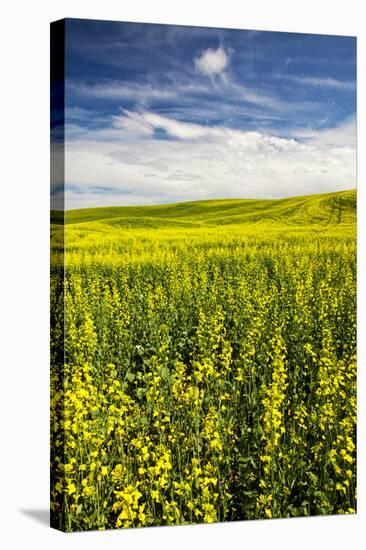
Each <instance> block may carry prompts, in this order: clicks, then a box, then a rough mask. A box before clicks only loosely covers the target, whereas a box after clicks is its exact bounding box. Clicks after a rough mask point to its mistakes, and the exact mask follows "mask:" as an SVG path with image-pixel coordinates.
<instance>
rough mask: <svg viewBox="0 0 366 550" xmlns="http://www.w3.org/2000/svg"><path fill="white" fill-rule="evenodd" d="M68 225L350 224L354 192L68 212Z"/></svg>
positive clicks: (352, 220)
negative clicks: (98, 223) (86, 223)
mask: <svg viewBox="0 0 366 550" xmlns="http://www.w3.org/2000/svg"><path fill="white" fill-rule="evenodd" d="M65 218H66V223H67V224H80V223H85V222H102V223H103V224H108V225H113V226H119V227H124V226H125V227H131V228H133V227H136V228H143V227H151V228H160V227H164V228H168V227H171V228H174V227H187V226H197V225H198V226H200V225H209V226H212V225H227V224H247V223H258V222H267V223H268V222H270V223H271V222H272V223H281V224H288V225H312V224H319V225H337V224H353V223H355V220H356V191H355V190H351V191H340V192H335V193H326V194H320V195H307V196H303V197H291V198H287V199H276V200H256V199H221V200H207V201H197V202H181V203H175V204H164V205H156V206H121V207H106V208H85V209H80V210H69V211H67V212H66V215H65Z"/></svg>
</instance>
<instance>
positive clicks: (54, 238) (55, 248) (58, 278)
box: [50, 20, 66, 531]
mask: <svg viewBox="0 0 366 550" xmlns="http://www.w3.org/2000/svg"><path fill="white" fill-rule="evenodd" d="M50 99H51V105H50V106H51V117H50V138H51V190H50V192H51V201H50V202H51V204H50V207H51V219H50V222H51V237H50V270H51V271H50V360H51V365H50V388H51V396H50V420H51V426H50V430H51V438H50V444H51V449H50V458H51V462H50V469H51V471H50V507H51V519H50V523H51V527H54V528H56V529H60V530H62V531H64V530H66V525H65V520H64V496H63V495H64V482H63V475H64V473H63V464H64V458H63V457H64V437H63V426H64V415H63V410H64V407H63V403H64V324H65V315H64V311H65V307H64V305H65V304H64V297H65V296H64V284H65V280H64V276H65V269H64V265H65V261H64V260H65V258H64V251H65V250H64V242H65V224H64V217H65V189H64V184H65V181H64V176H65V164H64V145H65V143H64V137H65V126H64V114H65V113H64V107H65V22H64V20H61V21H56V22H54V23H51V82H50Z"/></svg>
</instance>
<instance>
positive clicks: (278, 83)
mask: <svg viewBox="0 0 366 550" xmlns="http://www.w3.org/2000/svg"><path fill="white" fill-rule="evenodd" d="M65 78H66V87H65V96H66V112H65V115H66V116H65V135H66V171H65V180H66V205H67V207H68V208H80V207H89V206H103V205H117V204H118V205H123V204H158V203H169V202H176V201H186V200H202V199H210V198H219V197H243V198H246V197H248V198H253V197H262V198H272V197H284V196H293V195H300V194H308V193H316V192H326V191H333V190H339V189H347V188H354V187H355V186H356V165H355V162H356V125H355V114H356V113H355V111H356V39H355V38H352V37H340V36H326V35H311V34H308V35H306V34H294V33H275V32H258V31H245V30H227V29H225V30H224V29H211V28H199V27H183V26H167V25H152V24H139V23H122V22H121V23H119V22H103V21H90V20H89V21H88V20H73V19H68V20H67V21H66V71H65Z"/></svg>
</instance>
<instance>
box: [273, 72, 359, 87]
mask: <svg viewBox="0 0 366 550" xmlns="http://www.w3.org/2000/svg"><path fill="white" fill-rule="evenodd" d="M276 77H277V78H279V79H284V80H290V81H291V82H295V83H296V84H300V85H303V86H315V87H317V88H333V89H336V90H341V91H354V90H355V89H356V82H353V81H344V80H337V79H335V78H329V77H326V78H319V77H315V76H298V75H291V74H277V75H276Z"/></svg>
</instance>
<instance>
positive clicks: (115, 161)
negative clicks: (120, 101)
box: [65, 111, 356, 208]
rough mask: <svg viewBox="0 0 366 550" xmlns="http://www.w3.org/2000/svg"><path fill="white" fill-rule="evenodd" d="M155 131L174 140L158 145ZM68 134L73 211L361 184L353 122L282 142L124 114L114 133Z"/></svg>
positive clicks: (69, 195) (146, 115) (271, 137)
mask: <svg viewBox="0 0 366 550" xmlns="http://www.w3.org/2000/svg"><path fill="white" fill-rule="evenodd" d="M157 129H162V130H164V131H165V132H166V134H167V137H168V138H169V137H170V138H174V139H156V136H155V135H154V133H155V131H156V130H157ZM67 136H68V140H67V143H66V163H65V164H66V181H67V182H68V183H70V184H72V188H71V189H70V190H69V191H68V192H67V193H66V202H67V207H68V208H82V207H88V206H98V205H118V204H120V205H123V204H154V203H155V204H156V203H161V202H165V203H167V202H175V201H186V200H199V199H208V198H220V197H221V198H223V197H228V198H230V197H243V198H255V197H259V198H260V197H262V198H271V197H285V196H294V195H303V194H309V193H321V192H327V191H335V190H340V189H346V188H353V187H355V185H356V148H355V136H356V131H355V121H354V119H352V120H348V121H346V122H345V123H344V124H343V125H341V126H339V127H337V128H334V129H328V130H322V131H315V130H312V131H309V130H301V129H299V130H297V131H296V132H294V133H293V136H292V137H290V138H285V137H278V136H274V135H271V134H270V133H261V132H248V131H241V130H234V129H231V128H227V127H220V126H217V127H210V126H205V125H200V124H192V123H187V122H182V121H179V120H176V119H172V118H168V117H163V116H161V115H157V114H155V113H151V112H129V111H124V112H122V113H121V115H120V116H118V117H115V118H114V119H113V125H112V126H111V127H109V128H105V129H100V130H94V131H90V130H84V129H82V128H81V127H79V129H78V130H77V129H76V128H75V126H73V127H72V133H70V132H69V129H67ZM104 188H105V192H103V189H104ZM80 191H81V192H82V193H81V194H80Z"/></svg>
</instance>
